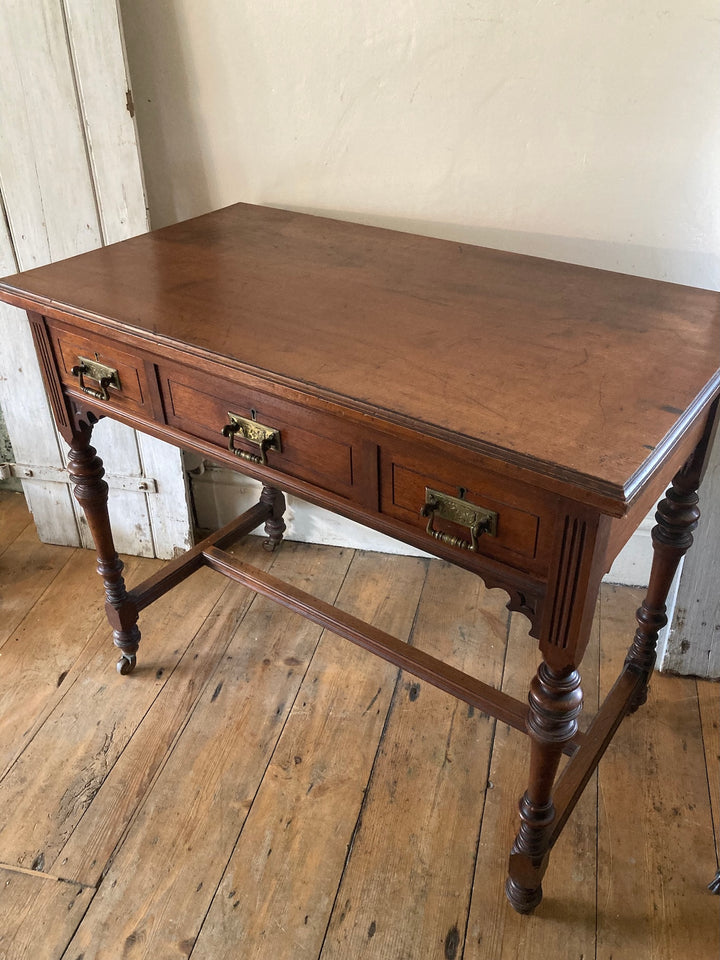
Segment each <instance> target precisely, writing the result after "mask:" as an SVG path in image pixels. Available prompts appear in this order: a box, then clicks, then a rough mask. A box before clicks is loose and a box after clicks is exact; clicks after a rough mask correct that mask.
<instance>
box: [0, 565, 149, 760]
mask: <svg viewBox="0 0 720 960" xmlns="http://www.w3.org/2000/svg"><path fill="white" fill-rule="evenodd" d="M65 549H67V550H68V551H70V549H71V548H65ZM148 563H151V561H141V560H138V559H137V558H131V559H129V560H128V563H127V572H128V573H129V574H130V575H131V576H132V575H134V574H135V572H136V571H137V572H140V571H142V570H144V569H145V570H147V569H149V568H148V566H147V564H148ZM96 566H97V560H96V558H95V555H94V553H93V552H92V551H90V550H78V551H77V552H76V553H75V554H74V556H73V558H72V563H67V564H66V565H65V566H64V567H63V568H62V570H61V571H60V573H59V574H58V575H57V576H56V577H54V579H53V580H52V582H51V583H50V585H49V587H48V589H47V590H45V591H44V592H43V594H42V596H41V597H40V599H39V600H38V601H37V603H35V604H34V605H33V606H32V607H30V608H29V610H28V611H27V613H26V615H25V616H24V618H23V619H22V622H21V623H20V624H19V625H18V627H17V629H16V630H15V631H13V633H12V635H11V639H10V641H9V642H8V643H6V644H5V645H4V646H3V647H2V650H0V654H2V657H1V659H0V662H1V663H2V671H0V700H1V701H2V712H1V713H0V772H1V773H0V775H2V776H4V775H5V773H6V772H7V770H8V768H9V766H10V765H11V764H12V763H13V762H14V761H15V759H17V757H18V756H19V755H20V753H21V752H22V750H23V749H24V748H25V746H26V745H27V743H28V742H29V741H30V740H31V739H32V737H33V736H34V734H35V732H36V730H37V728H38V725H39V724H40V723H42V722H43V720H44V718H45V717H46V716H47V715H48V713H49V712H51V711H52V710H53V709H54V707H55V705H56V704H57V703H58V702H59V701H60V700H61V699H62V698H63V697H64V696H65V693H66V691H67V690H68V687H69V683H70V682H72V677H73V676H75V675H76V674H77V673H78V672H80V671H81V670H82V668H83V666H84V664H85V662H86V661H87V659H89V657H91V656H92V653H93V650H94V648H93V646H92V644H91V638H92V637H93V636H94V635H95V634H96V631H98V629H99V628H100V626H101V624H102V625H103V631H104V637H105V638H106V643H107V645H108V650H109V655H110V657H112V640H111V636H112V634H111V631H110V630H109V628H108V627H107V625H106V623H105V612H104V596H103V591H102V583H101V581H100V579H99V577H98V576H97V573H96V570H95V568H96ZM140 575H142V574H140ZM97 636H98V637H100V634H99V633H98V634H97Z"/></svg>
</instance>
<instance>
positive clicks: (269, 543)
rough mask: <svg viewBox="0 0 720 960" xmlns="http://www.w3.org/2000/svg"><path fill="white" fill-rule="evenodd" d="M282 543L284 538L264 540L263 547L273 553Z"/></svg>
mask: <svg viewBox="0 0 720 960" xmlns="http://www.w3.org/2000/svg"><path fill="white" fill-rule="evenodd" d="M281 543H282V540H263V549H264V550H267V552H268V553H273V552H274V551H275V550H277V548H278V547H279V546H280V544H281Z"/></svg>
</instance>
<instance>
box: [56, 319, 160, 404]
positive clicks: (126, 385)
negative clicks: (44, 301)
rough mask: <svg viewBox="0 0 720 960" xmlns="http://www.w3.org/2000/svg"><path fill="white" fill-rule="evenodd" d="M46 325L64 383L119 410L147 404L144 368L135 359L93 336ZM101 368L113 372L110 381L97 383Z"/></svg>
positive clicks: (100, 338) (147, 394)
mask: <svg viewBox="0 0 720 960" xmlns="http://www.w3.org/2000/svg"><path fill="white" fill-rule="evenodd" d="M48 326H49V329H50V336H51V338H52V342H53V347H54V350H55V355H56V357H57V363H58V369H59V373H60V378H61V379H62V381H63V383H65V384H67V386H69V387H73V388H75V389H77V390H82V391H83V392H84V393H86V394H87V395H88V396H89V397H92V398H93V401H98V402H99V403H101V404H102V403H107V404H109V405H110V406H112V407H115V408H116V409H118V410H123V409H125V410H128V411H133V412H134V411H138V410H142V409H143V408H144V407H145V406H146V405H147V404H148V401H149V391H148V384H147V378H146V375H145V368H144V366H143V364H142V362H141V361H140V360H139V359H138V358H137V357H135V356H133V355H132V354H129V353H126V352H125V351H124V350H123V349H122V348H120V347H118V345H117V344H114V343H112V342H110V341H107V340H105V339H104V338H102V337H96V336H95V335H94V334H85V333H84V332H80V331H77V330H74V329H71V328H67V327H65V326H63V325H60V324H56V323H52V322H50V323H49V324H48ZM100 368H106V370H107V371H110V372H112V373H113V376H112V380H111V381H110V382H105V384H103V383H101V382H100V381H101V379H102V374H103V373H104V370H103V369H100Z"/></svg>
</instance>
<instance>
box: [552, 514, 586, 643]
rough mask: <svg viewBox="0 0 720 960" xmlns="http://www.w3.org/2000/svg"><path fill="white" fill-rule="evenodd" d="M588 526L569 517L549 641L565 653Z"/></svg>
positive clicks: (565, 527) (561, 552)
mask: <svg viewBox="0 0 720 960" xmlns="http://www.w3.org/2000/svg"><path fill="white" fill-rule="evenodd" d="M586 536H587V523H586V522H585V521H584V520H581V519H579V518H578V517H565V526H564V529H563V539H562V547H561V550H560V562H559V564H558V575H557V589H556V590H555V596H554V600H553V609H552V616H551V618H550V630H549V632H548V637H547V642H548V643H551V644H553V646H556V647H561V648H562V649H563V650H565V649H566V648H567V646H568V643H569V640H570V631H571V613H572V610H573V599H574V597H575V596H576V594H577V589H578V581H579V579H580V565H581V561H582V557H583V550H584V546H585V538H586Z"/></svg>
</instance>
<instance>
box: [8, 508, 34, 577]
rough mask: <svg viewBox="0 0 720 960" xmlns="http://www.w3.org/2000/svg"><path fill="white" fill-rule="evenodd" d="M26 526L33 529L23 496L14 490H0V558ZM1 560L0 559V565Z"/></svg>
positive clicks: (30, 515)
mask: <svg viewBox="0 0 720 960" xmlns="http://www.w3.org/2000/svg"><path fill="white" fill-rule="evenodd" d="M28 526H30V527H31V529H33V530H34V529H35V528H34V527H33V526H32V514H31V513H30V511H29V510H28V507H27V503H26V502H25V497H24V496H23V495H22V494H21V493H16V492H15V491H14V490H0V558H1V557H2V555H3V553H4V551H5V550H6V549H7V547H8V546H9V545H10V544H11V543H12V542H13V540H15V538H16V537H19V536H20V534H21V533H22V532H23V530H25V529H26V528H27V527H28ZM2 562H3V561H2V560H0V565H1V564H2Z"/></svg>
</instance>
